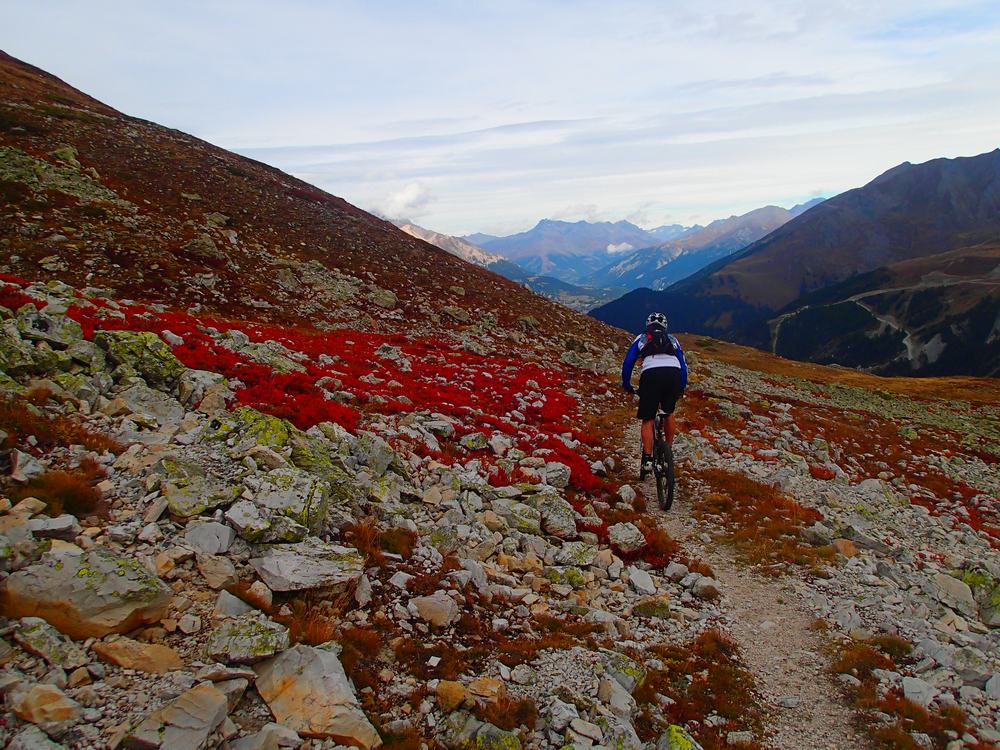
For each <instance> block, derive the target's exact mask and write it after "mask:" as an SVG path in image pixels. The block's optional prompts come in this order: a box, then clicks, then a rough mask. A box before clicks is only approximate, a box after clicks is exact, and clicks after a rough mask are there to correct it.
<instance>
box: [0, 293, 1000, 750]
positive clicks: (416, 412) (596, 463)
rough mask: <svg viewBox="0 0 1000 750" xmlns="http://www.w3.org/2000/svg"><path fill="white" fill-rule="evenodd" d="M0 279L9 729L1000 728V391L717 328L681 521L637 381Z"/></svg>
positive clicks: (465, 735)
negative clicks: (787, 354) (637, 447)
mask: <svg viewBox="0 0 1000 750" xmlns="http://www.w3.org/2000/svg"><path fill="white" fill-rule="evenodd" d="M2 291H3V300H2V304H3V305H4V306H5V307H6V310H5V311H4V312H3V322H2V324H0V369H2V370H3V372H4V373H5V375H4V377H3V379H2V380H3V382H2V383H0V386H2V388H3V389H4V391H5V393H6V396H5V398H4V399H3V401H2V404H0V416H2V423H0V429H2V430H3V431H4V434H3V435H2V436H0V437H2V438H3V447H4V449H5V451H6V453H5V455H6V457H7V464H6V467H5V468H6V470H7V476H8V478H7V479H6V480H5V483H4V486H3V487H4V489H3V492H4V495H5V499H4V500H2V501H0V502H2V504H3V513H2V515H0V534H2V536H0V566H2V570H3V572H2V575H3V577H4V579H3V614H4V616H5V620H4V621H3V630H2V633H3V639H2V640H0V660H2V661H3V671H2V673H0V694H2V695H3V697H4V711H5V714H4V717H3V723H2V724H0V733H2V735H3V737H2V739H3V741H4V742H5V743H8V742H9V743H10V745H9V746H11V747H15V748H26V747H32V748H34V747H51V746H54V745H63V746H70V747H106V746H112V747H118V746H122V747H141V748H151V747H170V749H171V750H177V749H178V748H187V747H190V748H197V747H210V746H220V745H227V746H229V747H233V748H240V749H241V750H249V749H250V748H273V747H298V746H306V747H334V746H337V745H354V746H357V747H362V748H368V747H376V746H379V745H384V746H397V747H406V748H419V747H421V746H427V747H430V746H434V745H438V744H440V745H443V746H445V747H448V748H467V747H476V748H504V749H511V748H517V747H550V746H551V747H565V746H571V747H574V748H580V749H581V750H586V749H587V748H599V747H615V748H646V747H652V746H653V745H656V746H657V747H658V748H660V749H661V750H666V749H667V748H687V747H694V746H697V744H696V743H700V745H701V746H703V747H708V748H711V747H724V746H731V747H737V748H740V747H743V748H753V747H762V746H774V747H793V746H795V747H830V746H835V747H843V746H845V744H844V742H845V741H849V742H851V743H854V742H857V741H858V736H859V735H857V734H855V733H854V731H855V730H854V729H853V728H852V727H853V724H852V722H854V721H858V722H860V723H859V724H858V726H859V727H862V728H863V729H861V730H860V731H861V733H862V735H865V734H871V735H872V736H874V737H875V739H874V740H873V742H876V743H880V744H881V746H884V747H911V746H913V747H919V746H928V747H945V746H947V747H953V748H957V747H989V743H990V742H993V741H995V739H996V737H997V734H996V733H997V731H998V727H997V724H996V722H997V709H998V708H1000V703H998V700H1000V698H998V695H997V692H998V688H1000V677H998V676H997V672H998V663H997V657H998V652H1000V645H998V634H1000V630H997V629H996V626H997V625H998V624H1000V622H998V621H997V617H998V612H997V609H996V605H997V598H996V597H997V585H998V584H997V581H998V579H1000V570H998V568H997V556H996V555H997V552H996V548H995V546H994V545H995V544H996V543H997V537H996V534H997V531H996V520H997V519H996V486H997V480H998V477H997V470H996V461H995V451H996V445H997V444H996V424H997V422H996V418H997V410H996V407H995V406H990V405H988V404H979V405H970V404H968V403H965V404H956V403H946V402H935V403H931V404H928V403H923V402H916V401H913V400H912V399H905V398H895V397H892V396H891V394H890V395H887V396H876V395H873V394H872V393H870V392H869V391H866V390H864V389H855V390H852V389H850V388H845V387H841V386H837V387H833V386H828V385H824V384H821V383H809V382H806V381H802V380H798V379H795V378H787V377H786V378H782V377H778V376H764V375H762V374H761V373H759V372H754V371H751V370H746V369H739V368H736V367H733V366H731V365H726V364H724V363H722V362H721V361H716V360H713V359H712V353H711V349H712V344H711V342H706V343H705V344H704V345H699V346H698V347H696V348H697V349H698V350H699V352H698V353H695V355H694V357H693V358H692V359H693V365H694V366H693V380H694V382H693V384H692V386H691V389H690V393H689V395H688V397H687V399H686V403H685V406H684V409H683V414H682V416H683V419H684V421H685V423H686V424H685V427H686V434H685V436H684V437H683V438H681V439H679V441H678V445H677V449H678V454H679V456H680V457H681V474H682V477H683V483H682V486H681V493H680V497H679V500H678V504H677V506H676V507H675V510H674V511H673V512H672V514H671V516H670V517H669V519H665V518H664V517H663V516H662V514H659V513H658V512H655V511H653V510H651V509H648V508H647V507H646V500H645V498H644V494H648V493H644V492H643V491H642V490H643V488H642V487H638V486H637V485H635V483H634V481H633V480H634V477H633V476H632V472H631V467H630V465H629V463H630V460H631V458H632V450H631V445H632V444H633V442H634V441H633V438H632V437H631V436H629V437H626V436H624V435H623V434H622V430H623V425H624V424H625V421H626V420H625V418H624V415H625V412H623V411H622V410H621V409H622V401H621V399H620V397H619V395H618V394H616V393H613V392H611V390H610V387H611V386H612V384H613V383H612V381H611V380H607V381H604V380H602V379H599V378H596V377H594V376H593V375H592V374H589V373H588V372H587V371H586V370H582V369H578V368H573V367H572V366H570V365H563V366H561V367H560V368H558V369H553V368H545V367H542V366H540V365H537V364H534V363H529V362H518V361H515V360H510V359H501V358H499V357H495V356H491V355H489V354H487V353H486V352H488V351H489V346H488V343H489V337H490V335H491V334H490V332H489V330H488V329H482V328H480V329H478V330H476V329H474V328H472V327H471V326H470V328H469V329H467V330H466V331H465V332H464V335H461V336H456V337H455V338H444V339H439V340H433V341H430V340H420V339H412V338H407V337H403V336H395V337H392V338H391V339H390V338H389V337H386V336H382V337H379V336H374V335H371V334H365V333H362V332H359V331H347V330H340V331H334V332H314V333H308V332H302V331H293V330H290V329H281V328H279V327H276V326H261V325H257V324H247V323H240V322H238V321H231V320H230V321H226V320H219V319H213V320H204V319H197V318H193V317H191V316H190V315H188V314H182V313H178V312H176V311H170V310H168V309H165V308H151V307H143V306H142V305H138V304H137V303H131V302H125V301H122V300H114V299H112V298H111V297H110V296H109V295H106V294H104V293H102V292H100V290H86V291H85V292H81V291H78V290H76V289H73V288H71V287H67V286H65V285H61V284H59V283H50V284H47V285H40V284H36V285H25V284H21V283H18V282H15V281H13V280H8V281H6V282H4V284H3V290H2ZM476 342H480V343H479V345H480V346H482V342H486V344H487V345H486V346H484V347H483V349H482V351H480V352H478V353H477V351H475V346H476ZM470 347H471V349H470ZM605 384H606V386H607V387H606V386H605ZM973 412H974V413H973ZM852 415H853V416H852ZM824 420H829V421H824ZM845 425H846V426H845ZM853 425H856V427H852V426H853ZM890 427H891V430H892V432H891V434H892V435H893V436H894V442H893V443H892V445H891V446H890V445H889V444H888V443H885V442H881V441H882V439H883V437H886V436H888V435H889V434H890V433H889V429H890ZM602 428H603V429H602ZM849 428H850V429H849ZM851 429H854V430H855V431H853V432H852V431H851ZM824 436H825V437H824ZM872 436H874V438H873V437H872ZM907 436H909V437H907ZM856 439H863V441H862V443H861V444H860V445H858V446H854V445H853V444H852V441H854V440H856ZM945 439H947V442H943V441H944V440H945ZM922 441H923V442H922ZM900 445H902V446H904V447H905V448H906V451H905V452H904V453H900V454H899V455H898V456H897V454H896V453H893V451H895V450H896V449H897V448H898V446H900ZM944 445H948V446H951V447H949V448H948V449H943V448H942V446H944ZM866 446H871V447H869V448H867V450H868V451H869V453H868V454H865V452H864V451H865V449H866ZM876 451H877V452H876ZM883 464H884V467H883ZM719 469H723V470H724V471H719ZM734 477H736V478H738V479H739V481H742V482H743V484H738V483H737V484H734V482H736V480H735V479H734ZM630 482H631V483H630ZM727 482H728V484H727ZM761 488H765V489H761ZM775 488H780V492H779V490H778V489H775ZM637 490H638V491H637ZM767 493H773V494H767ZM779 497H780V499H776V498H779ZM755 498H758V499H759V498H764V499H766V500H767V502H768V503H770V504H769V505H767V507H762V505H761V503H758V504H757V505H754V502H755V500H754V499H755ZM769 514H770V515H769ZM666 529H669V530H670V532H671V533H672V534H673V536H674V537H676V538H677V540H675V539H673V538H671V534H670V533H667V530H666ZM748 530H749V531H748ZM678 541H680V544H678ZM748 599H754V600H757V601H755V602H754V603H753V604H754V606H752V607H748V602H747V600H748ZM762 608H765V609H773V610H774V611H771V612H763V611H762ZM783 608H787V610H786V609H783ZM810 614H811V617H810ZM751 615H752V616H753V617H758V616H760V617H759V620H751ZM806 623H809V624H808V626H807V625H806ZM781 628H789V633H790V634H794V637H789V638H780V637H775V635H774V633H773V631H774V630H775V629H781ZM757 633H759V634H760V638H758V639H755V638H754V635H755V634H757ZM887 634H892V635H894V636H896V638H894V639H888V638H884V637H882V638H881V639H880V636H885V635H887ZM761 644H773V647H774V650H775V653H774V654H773V657H774V658H773V659H772V658H771V656H770V655H769V653H768V650H767V649H761V648H760V646H761ZM755 646H756V647H755ZM789 659H791V660H793V661H794V662H795V664H798V665H799V666H798V667H796V666H794V664H792V663H791V662H789V661H788V660H789ZM782 665H785V666H782ZM782 672H787V673H789V674H791V675H793V676H797V677H799V678H802V677H803V676H805V678H806V679H807V678H808V677H809V676H811V675H814V676H816V680H815V681H814V684H812V685H810V686H809V689H808V690H807V689H805V687H803V689H802V692H801V693H800V694H795V693H794V692H793V688H792V687H787V686H789V685H804V683H803V682H802V680H800V681H799V682H798V683H796V682H795V681H794V680H782V679H778V678H779V677H781V674H780V673H782ZM807 681H808V680H807ZM838 683H839V684H842V686H843V688H842V689H843V694H842V695H841V694H840V693H838V687H837V685H838ZM817 686H819V690H817V689H816V688H817ZM817 695H820V696H822V700H824V701H826V703H823V704H821V705H820V706H819V707H817V705H815V704H813V705H810V704H811V703H812V702H814V701H817V700H820V698H817V697H816V696H817ZM824 705H828V706H830V707H831V708H830V710H829V711H826V710H821V709H822V706H824ZM924 708H926V709H927V710H926V711H924V710H923V709H924ZM959 708H960V709H961V710H962V713H961V715H960V714H959V711H958V709H959ZM782 712H784V713H782ZM831 712H834V713H831ZM807 716H815V717H817V719H818V720H817V723H816V725H815V726H817V727H820V729H817V730H815V731H814V730H813V729H811V728H810V727H812V726H813V725H812V724H809V723H808V722H806V723H801V722H800V721H799V717H807ZM831 716H832V717H833V719H834V720H833V721H832V722H831V720H830V719H831ZM810 720H811V719H810ZM803 721H805V719H803ZM831 724H832V725H833V728H831V727H830V725H831ZM821 730H822V731H821ZM890 741H894V742H896V744H895V745H892V744H889V743H890ZM906 742H909V743H915V744H906ZM956 743H957V744H956Z"/></svg>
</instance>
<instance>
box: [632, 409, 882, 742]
mask: <svg viewBox="0 0 1000 750" xmlns="http://www.w3.org/2000/svg"><path fill="white" fill-rule="evenodd" d="M638 440H639V430H638V424H633V425H632V426H631V427H630V428H629V429H628V431H627V437H626V445H635V444H637V443H638ZM678 459H679V460H680V461H681V462H682V463H681V465H680V466H679V467H678V470H679V472H682V471H683V470H684V469H683V455H680V456H678ZM628 465H629V468H630V470H631V471H634V472H638V462H637V461H636V460H635V459H633V460H632V461H630V462H629V463H628ZM638 486H639V487H641V489H642V491H643V493H644V494H645V495H646V497H648V498H655V497H656V485H655V480H654V479H653V478H652V477H649V478H647V479H646V481H645V482H643V483H641V484H639V485H638ZM688 491H689V488H688V487H686V486H684V487H681V486H678V488H677V494H676V496H675V500H674V504H673V506H672V508H671V509H670V511H666V512H665V511H663V510H661V509H660V508H659V507H657V506H656V504H655V503H654V502H650V505H649V512H650V513H651V514H652V515H653V516H654V517H655V518H656V519H657V522H658V523H659V524H660V525H661V526H662V527H663V528H665V529H666V530H667V532H668V533H669V534H670V536H671V537H673V538H674V539H675V540H677V541H678V542H680V544H681V546H682V548H684V549H685V550H687V551H689V554H693V555H694V556H696V557H697V558H698V559H700V560H703V561H704V562H706V563H708V565H709V566H710V567H711V568H712V570H713V572H714V578H715V580H716V581H717V582H718V584H719V586H718V588H719V592H720V593H721V595H722V599H721V610H722V614H723V618H724V623H725V624H724V629H725V631H726V632H727V633H728V634H729V635H730V636H731V637H732V638H733V639H734V640H735V641H736V642H737V643H738V644H739V646H740V651H741V655H742V657H743V659H744V660H745V662H746V664H747V667H748V668H749V669H750V671H751V672H752V673H753V676H754V678H755V679H756V680H757V687H758V691H759V694H760V698H761V700H762V702H763V704H764V710H765V712H766V714H767V718H768V736H767V738H766V740H765V747H768V748H772V749H773V750H837V749H838V748H848V747H852V748H856V747H865V746H866V744H867V743H866V740H865V739H864V738H863V737H862V736H861V735H859V734H858V732H857V731H855V729H854V725H855V716H854V714H853V712H852V711H851V709H850V708H849V707H848V706H846V705H845V702H844V700H843V696H842V694H841V691H840V689H839V687H838V686H837V685H836V683H835V682H834V681H833V680H832V679H831V675H830V673H829V659H828V658H827V657H826V656H825V655H824V649H826V648H828V644H827V642H826V641H825V640H824V638H823V636H822V634H820V633H818V632H817V631H816V629H815V628H814V627H813V624H814V623H815V621H816V617H815V615H814V614H812V613H811V612H809V611H808V610H807V609H806V608H804V607H802V606H800V605H799V604H798V603H797V601H796V599H797V596H796V592H795V590H794V588H793V587H791V586H789V585H787V582H786V581H784V580H782V579H780V578H773V577H764V576H761V575H758V574H755V573H754V572H753V571H751V570H748V569H747V568H746V566H745V565H742V564H741V563H740V562H739V561H738V560H737V559H736V557H735V556H734V554H733V552H732V550H731V549H730V548H728V547H727V546H726V545H725V544H721V543H717V542H715V541H714V540H713V539H712V538H711V536H710V535H708V534H706V533H705V531H704V529H703V528H702V527H701V525H700V524H699V523H698V522H697V520H696V519H694V518H693V517H692V516H691V513H690V509H691V504H692V498H691V496H690V495H689V494H688Z"/></svg>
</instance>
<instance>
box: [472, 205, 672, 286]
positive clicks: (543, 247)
mask: <svg viewBox="0 0 1000 750" xmlns="http://www.w3.org/2000/svg"><path fill="white" fill-rule="evenodd" d="M479 236H481V235H470V237H479ZM660 241H661V240H660V239H659V238H658V237H657V236H656V235H654V234H651V233H650V232H647V231H646V230H644V229H640V228H639V227H637V226H636V225H635V224H631V223H629V222H627V221H616V222H610V221H599V222H589V221H575V222H569V221H554V220H552V219H542V220H541V221H539V222H538V224H536V225H535V226H534V227H533V228H531V229H529V230H528V231H526V232H519V233H518V234H512V235H510V236H509V237H495V238H492V239H487V240H484V241H483V242H481V243H477V244H480V245H481V246H482V247H483V249H485V250H488V251H490V252H492V253H499V254H500V255H502V256H504V257H505V258H507V259H508V260H512V261H514V262H515V263H517V264H518V265H519V266H521V267H522V268H524V269H526V270H527V271H529V272H531V273H535V274H543V275H550V276H556V277H558V278H559V279H562V280H563V281H567V282H571V283H579V282H581V281H583V280H584V279H585V278H586V277H587V276H589V275H590V274H592V273H594V272H595V271H598V270H600V269H601V268H603V267H604V266H605V265H607V263H608V259H609V258H610V257H612V256H614V255H616V254H618V253H626V252H630V251H632V250H635V249H636V248H640V247H650V246H651V245H656V244H659V242H660Z"/></svg>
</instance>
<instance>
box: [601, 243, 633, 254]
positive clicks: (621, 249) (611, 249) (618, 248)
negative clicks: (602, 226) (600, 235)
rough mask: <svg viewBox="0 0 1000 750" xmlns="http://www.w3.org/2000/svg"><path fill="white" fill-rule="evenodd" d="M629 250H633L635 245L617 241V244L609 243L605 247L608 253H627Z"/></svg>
mask: <svg viewBox="0 0 1000 750" xmlns="http://www.w3.org/2000/svg"><path fill="white" fill-rule="evenodd" d="M629 250H635V247H634V246H632V245H630V244H629V243H627V242H619V243H618V244H617V245H615V244H611V245H608V247H607V251H608V253H610V254H615V253H627V252H628V251H629Z"/></svg>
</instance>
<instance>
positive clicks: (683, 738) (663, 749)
mask: <svg viewBox="0 0 1000 750" xmlns="http://www.w3.org/2000/svg"><path fill="white" fill-rule="evenodd" d="M656 750H702V748H701V745H699V744H698V741H697V740H695V738H694V737H692V736H691V735H690V734H688V731H687V730H686V729H685V728H684V727H681V726H678V725H677V724H671V725H670V726H669V727H667V731H666V732H664V733H663V734H661V735H660V738H659V739H658V740H657V741H656Z"/></svg>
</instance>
